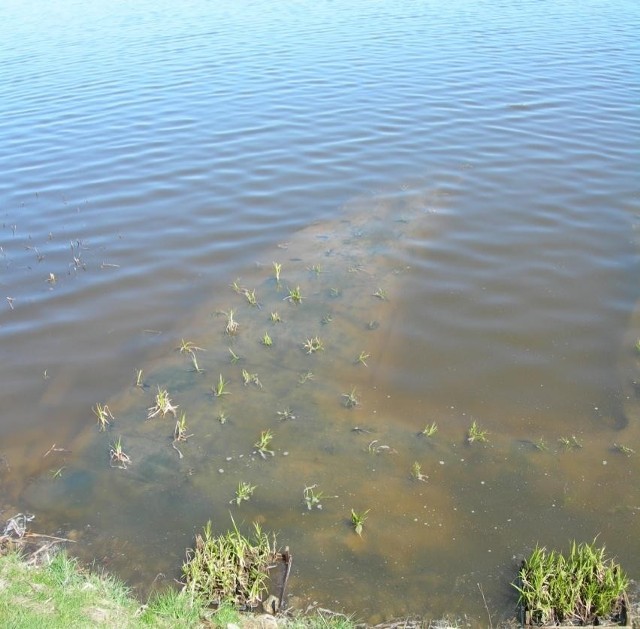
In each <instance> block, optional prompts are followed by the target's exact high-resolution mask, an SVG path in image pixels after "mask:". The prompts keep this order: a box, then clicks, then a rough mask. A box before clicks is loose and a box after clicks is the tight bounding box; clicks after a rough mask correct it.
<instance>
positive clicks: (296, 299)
mask: <svg viewBox="0 0 640 629" xmlns="http://www.w3.org/2000/svg"><path fill="white" fill-rule="evenodd" d="M302 299H303V298H302V293H301V292H300V287H299V286H296V287H295V288H289V294H288V295H287V296H286V297H285V298H284V300H283V301H290V302H292V303H294V304H300V303H302Z"/></svg>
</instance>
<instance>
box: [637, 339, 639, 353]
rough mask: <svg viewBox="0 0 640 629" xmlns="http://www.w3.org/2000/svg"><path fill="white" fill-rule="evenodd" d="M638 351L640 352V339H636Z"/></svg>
mask: <svg viewBox="0 0 640 629" xmlns="http://www.w3.org/2000/svg"><path fill="white" fill-rule="evenodd" d="M636 352H638V353H640V339H638V340H637V341H636Z"/></svg>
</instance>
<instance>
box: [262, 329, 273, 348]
mask: <svg viewBox="0 0 640 629" xmlns="http://www.w3.org/2000/svg"><path fill="white" fill-rule="evenodd" d="M260 342H261V343H262V344H263V345H264V346H265V347H271V346H272V345H273V340H272V339H271V337H270V336H269V332H265V333H264V336H263V337H262V339H261V340H260Z"/></svg>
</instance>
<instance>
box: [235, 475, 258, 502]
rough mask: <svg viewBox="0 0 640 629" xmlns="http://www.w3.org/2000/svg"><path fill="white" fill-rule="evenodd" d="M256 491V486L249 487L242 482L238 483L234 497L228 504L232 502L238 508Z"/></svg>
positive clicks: (249, 485)
mask: <svg viewBox="0 0 640 629" xmlns="http://www.w3.org/2000/svg"><path fill="white" fill-rule="evenodd" d="M255 490H256V485H251V484H249V483H245V482H244V481H240V482H239V483H238V487H237V489H236V495H235V497H234V498H233V499H232V500H230V503H231V504H233V503H234V502H235V503H236V505H238V506H240V505H241V504H242V503H243V502H244V501H247V500H249V499H250V498H251V496H253V492H254V491H255Z"/></svg>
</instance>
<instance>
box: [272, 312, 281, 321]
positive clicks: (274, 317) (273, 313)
mask: <svg viewBox="0 0 640 629" xmlns="http://www.w3.org/2000/svg"><path fill="white" fill-rule="evenodd" d="M269 318H270V319H271V323H282V317H281V316H280V315H279V314H278V313H277V312H272V313H271V315H269Z"/></svg>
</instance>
